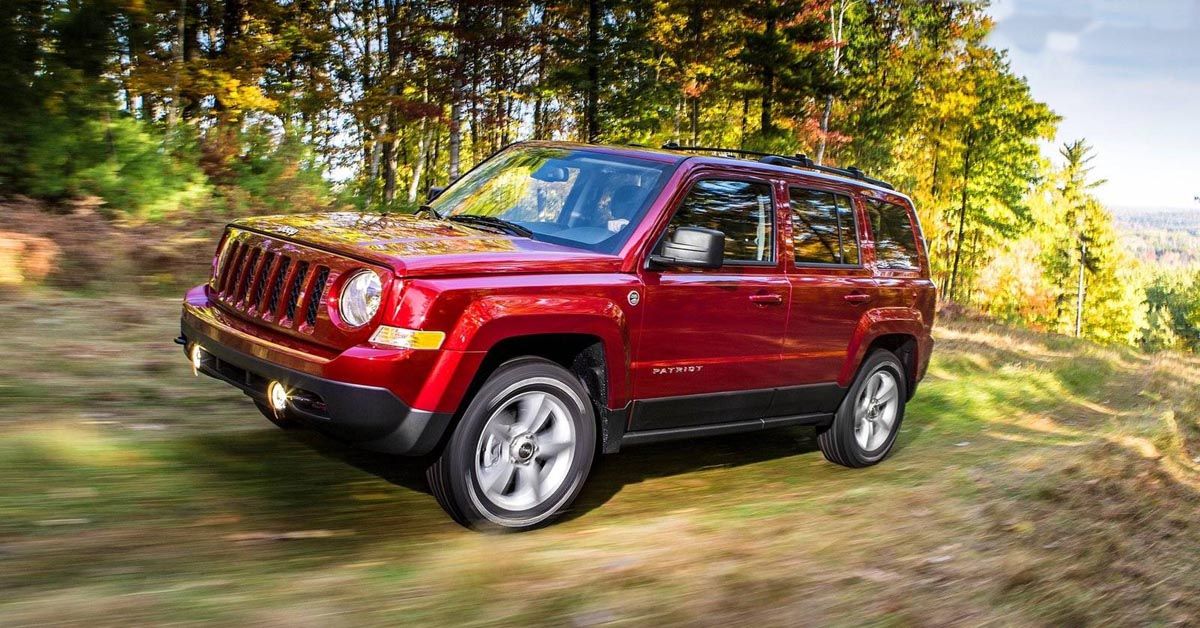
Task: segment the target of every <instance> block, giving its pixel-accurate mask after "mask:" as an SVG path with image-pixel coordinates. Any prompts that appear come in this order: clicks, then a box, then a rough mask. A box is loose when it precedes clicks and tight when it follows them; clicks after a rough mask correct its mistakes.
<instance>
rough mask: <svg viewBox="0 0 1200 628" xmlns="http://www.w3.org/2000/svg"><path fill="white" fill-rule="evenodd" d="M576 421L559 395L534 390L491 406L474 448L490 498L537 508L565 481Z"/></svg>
mask: <svg viewBox="0 0 1200 628" xmlns="http://www.w3.org/2000/svg"><path fill="white" fill-rule="evenodd" d="M574 459H575V423H574V422H573V421H572V420H571V413H570V411H569V410H568V408H567V406H566V405H565V404H564V403H563V402H562V401H561V400H560V399H559V398H558V397H556V396H554V395H552V394H550V393H547V392H542V391H540V390H531V391H527V392H523V393H520V394H517V395H514V396H512V397H511V398H509V399H507V400H505V401H504V403H502V404H501V405H499V406H498V407H497V408H496V409H494V410H493V411H492V414H491V416H489V417H488V420H487V423H486V424H484V426H483V433H482V434H480V435H479V444H478V446H477V447H476V452H475V478H476V479H477V480H478V482H479V488H480V490H481V491H482V492H483V494H484V496H486V497H487V499H488V501H490V502H492V503H493V504H495V505H496V506H499V507H500V508H503V509H505V510H510V511H523V510H529V509H530V508H534V507H537V506H539V505H541V504H542V503H544V502H545V501H546V500H548V499H549V498H550V497H551V496H552V495H554V493H555V492H556V491H558V489H559V488H561V487H562V485H563V483H564V482H565V481H566V479H567V476H568V475H569V474H570V471H571V463H572V462H574Z"/></svg>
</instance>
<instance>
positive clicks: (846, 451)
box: [817, 349, 908, 468]
mask: <svg viewBox="0 0 1200 628" xmlns="http://www.w3.org/2000/svg"><path fill="white" fill-rule="evenodd" d="M881 372H882V373H885V374H886V375H888V376H890V377H891V379H892V382H893V384H894V385H895V387H896V406H895V418H894V420H893V421H892V423H891V425H890V428H889V433H888V434H887V436H886V438H884V439H883V440H882V442H881V443H879V444H874V443H872V442H871V441H870V437H869V436H868V437H867V441H868V444H870V445H872V448H871V449H870V450H868V449H866V448H865V447H864V446H863V445H862V444H861V443H860V441H859V438H858V433H859V432H856V418H857V417H856V413H858V412H859V402H860V399H862V398H863V393H864V387H865V386H867V385H868V382H869V381H871V379H872V377H874V376H875V375H876V374H877V373H881ZM881 378H882V376H881ZM907 399H908V381H907V380H906V379H905V376H904V365H903V364H901V362H900V359H899V358H897V357H896V355H895V354H894V353H892V352H891V351H887V350H884V349H877V350H875V351H873V352H872V353H871V354H870V355H869V356H867V359H866V360H864V361H863V363H862V366H860V367H859V369H858V375H857V376H856V377H855V378H854V383H853V384H851V385H850V390H849V391H847V393H846V398H845V399H844V400H843V401H842V405H841V406H840V407H838V411H837V413H836V414H834V418H833V423H832V424H831V425H830V426H829V427H827V428H826V429H825V430H824V431H822V432H820V433H819V434H818V435H817V445H818V446H819V447H820V448H821V453H823V454H825V459H826V460H829V461H830V462H833V463H836V464H840V465H842V466H845V467H852V468H858V467H869V466H871V465H873V464H877V463H878V462H880V461H881V460H883V459H884V458H886V457H887V456H888V454H889V453H891V451H892V446H893V445H894V444H895V443H896V436H897V435H898V434H899V433H900V425H901V423H902V422H903V420H904V404H905V401H906V400H907ZM868 406H870V404H868ZM876 407H878V406H876ZM876 414H879V411H878V410H876ZM867 416H870V413H869V412H868V413H864V417H867ZM865 420H866V421H868V422H872V421H873V420H874V419H865ZM873 425H874V423H873V422H872V426H873ZM867 431H868V433H869V432H870V430H869V429H868V430H867Z"/></svg>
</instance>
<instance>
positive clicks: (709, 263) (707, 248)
mask: <svg viewBox="0 0 1200 628" xmlns="http://www.w3.org/2000/svg"><path fill="white" fill-rule="evenodd" d="M724 260H725V234H724V233H722V232H720V231H717V230H716V229H703V228H700V227H679V228H678V229H676V230H675V233H673V234H671V237H670V238H669V239H666V240H663V243H662V246H660V247H659V251H658V253H655V254H653V255H651V256H650V263H652V264H654V265H656V266H686V267H688V268H720V267H721V264H722V262H723V261H724Z"/></svg>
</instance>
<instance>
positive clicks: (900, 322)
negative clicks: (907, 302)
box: [837, 307, 929, 388]
mask: <svg viewBox="0 0 1200 628" xmlns="http://www.w3.org/2000/svg"><path fill="white" fill-rule="evenodd" d="M928 332H929V330H928V326H927V325H926V324H925V321H924V319H923V317H922V316H921V313H920V312H918V311H916V310H912V309H909V308H903V307H887V308H875V309H873V310H870V311H868V312H866V313H864V314H863V315H862V317H861V318H859V319H858V325H857V326H856V327H855V328H854V334H853V335H852V336H851V337H850V344H849V346H848V347H847V349H846V360H845V362H843V363H842V369H841V371H840V372H839V373H838V380H837V383H838V385H839V386H841V387H843V388H845V387H847V386H849V385H850V382H852V381H853V380H854V376H855V374H857V373H858V366H859V365H860V364H862V361H863V360H864V359H865V358H866V354H867V349H868V348H869V347H870V346H871V343H873V342H875V340H876V339H878V338H879V337H880V336H887V335H892V334H904V335H907V336H912V337H913V340H914V341H915V342H916V343H917V348H916V351H918V352H919V353H925V352H926V351H927V348H926V347H923V346H921V344H922V343H921V338H924V337H927V336H928ZM915 357H916V358H917V359H915V360H914V364H920V363H921V360H920V355H918V356H915ZM919 375H920V374H919V373H913V376H914V377H919Z"/></svg>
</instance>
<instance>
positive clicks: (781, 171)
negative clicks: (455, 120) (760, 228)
mask: <svg viewBox="0 0 1200 628" xmlns="http://www.w3.org/2000/svg"><path fill="white" fill-rule="evenodd" d="M518 144H520V145H522V146H547V147H553V148H565V149H571V150H584V151H592V152H599V153H605V154H610V155H619V156H628V157H637V158H641V159H648V160H651V161H657V162H659V163H669V164H676V165H678V164H682V163H683V162H685V161H687V162H690V163H694V164H698V165H711V166H718V167H720V166H726V167H735V168H738V169H742V170H745V169H747V168H749V169H751V170H756V171H758V172H759V173H760V174H762V175H764V176H772V175H775V176H784V177H787V178H795V177H797V176H799V177H803V178H808V179H816V180H820V181H828V182H833V183H841V184H844V185H851V186H854V187H857V188H862V189H864V190H873V191H874V192H875V194H871V196H879V197H888V196H895V197H899V198H902V199H904V200H905V201H907V202H908V203H909V204H910V205H911V204H912V199H910V198H909V197H908V195H906V194H904V193H902V192H898V191H896V190H895V189H891V188H887V187H884V186H881V185H877V184H874V183H872V182H870V181H865V180H863V179H858V178H855V177H851V176H843V175H838V174H833V173H828V172H820V171H818V170H810V169H807V168H802V167H792V166H784V165H778V164H770V163H763V162H761V161H758V160H756V159H743V158H738V157H726V156H722V155H704V154H696V153H692V152H687V151H686V148H685V149H683V150H680V149H670V148H651V147H649V146H638V145H609V144H586V143H582V142H558V141H544V140H529V141H524V142H518Z"/></svg>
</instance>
